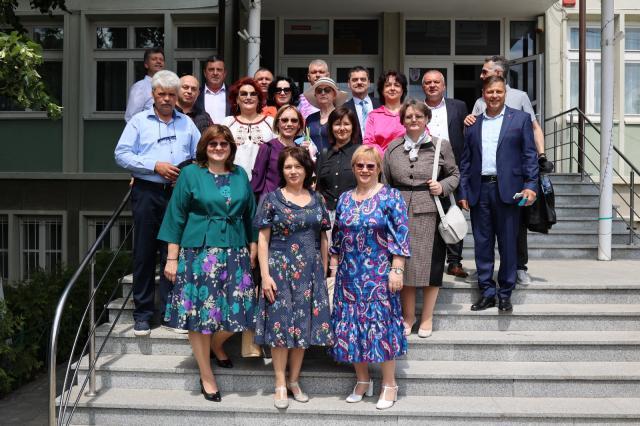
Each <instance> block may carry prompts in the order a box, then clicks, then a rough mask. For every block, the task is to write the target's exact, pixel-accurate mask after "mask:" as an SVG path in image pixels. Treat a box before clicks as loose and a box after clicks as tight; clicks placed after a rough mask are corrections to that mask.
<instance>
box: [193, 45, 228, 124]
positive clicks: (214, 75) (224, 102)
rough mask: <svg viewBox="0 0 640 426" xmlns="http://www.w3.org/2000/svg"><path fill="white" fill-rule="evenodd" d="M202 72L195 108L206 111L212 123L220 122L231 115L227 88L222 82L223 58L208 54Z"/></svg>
mask: <svg viewBox="0 0 640 426" xmlns="http://www.w3.org/2000/svg"><path fill="white" fill-rule="evenodd" d="M203 72H204V78H205V84H203V85H202V89H201V90H200V94H199V95H198V99H197V101H196V108H197V109H199V110H201V111H206V112H207V113H208V114H209V116H210V117H211V119H212V120H213V122H214V123H216V124H220V123H222V120H224V118H225V117H226V116H227V115H231V112H230V105H229V102H228V99H227V88H226V86H225V84H224V80H225V78H226V77H227V71H226V69H225V67H224V59H222V58H220V57H218V56H209V57H208V58H207V61H206V62H205V63H204V69H203Z"/></svg>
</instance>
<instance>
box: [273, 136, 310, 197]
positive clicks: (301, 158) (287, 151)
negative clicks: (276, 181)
mask: <svg viewBox="0 0 640 426" xmlns="http://www.w3.org/2000/svg"><path fill="white" fill-rule="evenodd" d="M289 157H291V158H293V159H294V160H296V161H297V162H298V163H300V164H301V165H302V167H304V182H303V183H302V186H303V187H304V189H309V190H310V189H311V185H312V184H313V172H314V166H313V160H312V159H311V156H310V155H309V151H308V150H307V149H306V148H302V147H300V146H287V147H285V148H284V149H283V150H282V151H281V152H280V155H279V156H278V173H279V174H280V188H284V187H285V186H286V184H287V181H286V180H285V179H284V162H285V161H287V158H289Z"/></svg>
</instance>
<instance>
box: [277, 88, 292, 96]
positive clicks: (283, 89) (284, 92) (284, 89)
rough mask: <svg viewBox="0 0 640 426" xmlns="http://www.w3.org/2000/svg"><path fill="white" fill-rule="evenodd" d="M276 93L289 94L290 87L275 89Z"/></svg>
mask: <svg viewBox="0 0 640 426" xmlns="http://www.w3.org/2000/svg"><path fill="white" fill-rule="evenodd" d="M276 93H283V94H285V95H286V94H288V93H291V87H276Z"/></svg>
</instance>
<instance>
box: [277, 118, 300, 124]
mask: <svg viewBox="0 0 640 426" xmlns="http://www.w3.org/2000/svg"><path fill="white" fill-rule="evenodd" d="M278 120H279V121H280V122H281V123H282V124H287V123H289V122H291V124H298V123H299V122H300V120H298V119H297V118H282V117H281V118H279V119H278Z"/></svg>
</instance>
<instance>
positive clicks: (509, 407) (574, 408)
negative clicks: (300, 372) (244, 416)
mask: <svg viewBox="0 0 640 426" xmlns="http://www.w3.org/2000/svg"><path fill="white" fill-rule="evenodd" d="M76 396H77V389H75V390H74V393H73V394H72V400H75V397H76ZM375 402H376V399H375V397H374V398H370V399H365V400H364V401H363V402H361V403H359V404H347V403H345V402H344V396H343V395H340V396H327V395H311V399H310V401H309V402H308V403H306V404H300V403H296V402H295V401H292V402H291V403H290V405H289V408H288V409H287V413H288V414H289V415H291V414H309V415H322V414H326V415H359V416H362V415H371V416H375V417H376V418H380V416H384V417H395V416H399V415H404V416H415V417H418V416H435V417H448V416H455V417H532V418H546V417H565V418H619V419H625V418H637V417H638V416H640V398H597V399H596V398H507V397H460V396H426V397H425V396H401V397H400V398H399V399H398V401H397V403H396V404H395V406H394V407H393V408H391V409H389V410H385V411H377V410H376V409H375ZM79 405H80V406H81V407H96V408H119V409H126V408H133V409H139V410H140V409H141V410H159V409H161V410H177V411H207V412H235V413H251V414H256V413H265V414H266V413H277V412H278V411H277V410H276V408H274V407H273V397H272V394H271V392H266V393H224V394H223V403H222V404H213V403H211V402H209V401H206V400H205V399H204V398H203V397H202V395H200V393H199V392H196V391H184V390H157V389H145V391H144V392H140V390H139V389H106V390H104V391H102V392H100V394H99V395H98V396H97V397H87V396H84V395H83V396H81V397H80V403H79ZM342 421H344V419H343V420H342Z"/></svg>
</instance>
